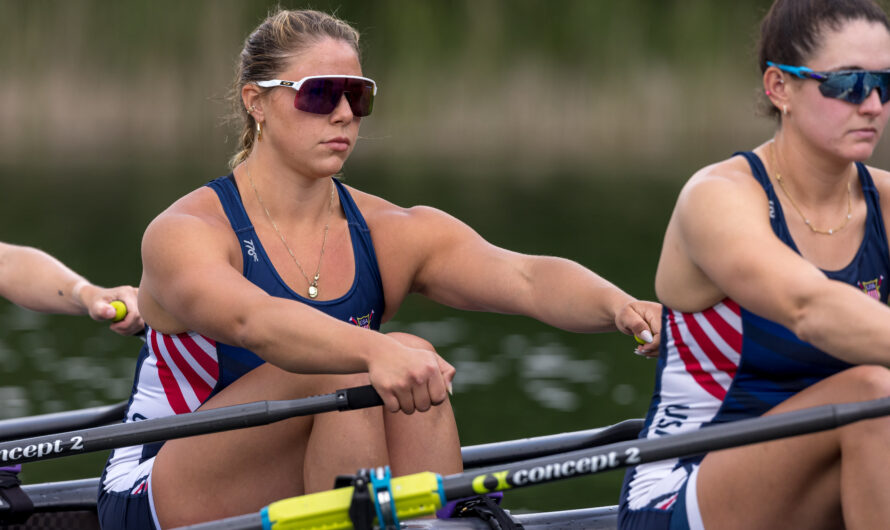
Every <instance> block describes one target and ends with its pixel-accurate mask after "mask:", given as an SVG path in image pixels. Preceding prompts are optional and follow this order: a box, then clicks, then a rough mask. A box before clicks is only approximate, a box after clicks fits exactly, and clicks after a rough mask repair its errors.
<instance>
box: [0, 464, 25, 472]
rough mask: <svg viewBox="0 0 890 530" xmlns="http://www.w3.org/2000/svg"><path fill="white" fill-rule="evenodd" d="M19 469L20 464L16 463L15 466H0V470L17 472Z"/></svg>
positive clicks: (20, 468)
mask: <svg viewBox="0 0 890 530" xmlns="http://www.w3.org/2000/svg"><path fill="white" fill-rule="evenodd" d="M21 470H22V465H21V464H18V465H15V466H6V467H0V471H12V472H13V473H18V472H19V471H21Z"/></svg>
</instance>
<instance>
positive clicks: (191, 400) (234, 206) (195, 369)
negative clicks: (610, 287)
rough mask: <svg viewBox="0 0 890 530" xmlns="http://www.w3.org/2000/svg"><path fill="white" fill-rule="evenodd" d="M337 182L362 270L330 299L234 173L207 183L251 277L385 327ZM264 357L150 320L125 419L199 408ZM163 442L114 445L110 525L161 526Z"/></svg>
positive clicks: (372, 257) (102, 503)
mask: <svg viewBox="0 0 890 530" xmlns="http://www.w3.org/2000/svg"><path fill="white" fill-rule="evenodd" d="M334 183H335V185H336V188H337V193H338V196H339V198H340V204H341V206H342V208H343V212H344V214H345V216H346V220H347V223H348V225H349V235H350V238H351V240H352V250H353V257H354V260H355V278H354V279H353V283H352V286H351V287H350V289H349V291H347V293H346V294H345V295H343V296H342V297H340V298H337V299H334V300H324V301H318V300H311V299H309V298H304V297H303V296H301V295H299V294H297V293H296V292H294V291H293V290H292V289H290V287H288V286H287V284H285V283H284V280H282V279H281V277H280V276H279V275H278V272H277V271H276V270H275V267H274V266H273V265H272V262H271V260H270V259H269V257H268V255H267V254H266V251H265V249H264V248H263V244H262V242H261V241H260V239H259V237H257V233H256V231H255V230H254V227H253V225H252V224H251V222H250V219H249V218H248V216H247V212H245V210H244V205H243V203H242V202H241V196H240V194H239V192H238V187H237V184H236V183H235V179H234V177H233V176H232V175H228V176H227V177H220V178H218V179H216V180H213V181H211V182H210V183H208V184H207V185H208V186H209V187H210V188H211V189H213V190H214V191H215V192H216V194H217V197H218V198H219V201H220V203H221V205H222V207H223V210H224V211H225V213H226V216H227V217H228V219H229V222H230V224H231V226H232V230H233V231H234V232H235V235H236V236H237V238H238V241H239V244H240V246H241V255H242V260H243V263H244V269H243V274H244V276H245V277H246V278H247V279H248V280H249V281H251V282H252V283H254V284H255V285H257V286H259V287H260V288H262V289H263V290H264V291H266V292H267V293H268V294H269V295H270V296H277V297H279V298H286V299H289V300H295V301H298V302H302V303H304V304H307V305H310V306H312V307H314V308H316V309H318V310H319V311H322V312H324V313H327V314H329V315H331V316H333V317H335V318H338V319H340V320H344V321H346V322H350V323H352V324H354V325H357V326H361V327H364V328H368V329H373V330H378V329H380V319H381V316H382V315H383V309H384V300H383V283H382V281H381V279H380V271H379V269H378V265H377V256H376V253H375V252H374V246H373V243H372V241H371V235H370V232H369V230H368V226H367V224H366V223H365V220H364V217H362V214H361V212H360V211H359V209H358V207H357V206H356V204H355V202H354V201H353V200H352V196H351V195H350V193H349V191H348V190H347V188H346V187H345V186H344V185H343V184H341V183H340V182H339V181H338V180H336V179H334ZM262 363H263V360H262V359H260V358H259V357H258V356H257V355H256V354H254V353H253V352H251V351H248V350H246V349H243V348H238V347H235V346H231V345H228V344H223V343H221V342H217V341H214V340H213V339H211V338H209V337H205V336H203V335H201V334H199V333H195V332H193V331H189V332H185V333H180V334H177V335H167V334H164V333H159V332H157V331H155V330H153V329H151V328H150V327H147V330H146V341H145V345H144V346H143V347H142V351H141V352H140V355H139V360H138V362H137V366H136V378H135V382H134V384H133V391H132V394H131V396H130V402H129V405H128V407H127V415H126V419H125V420H124V421H125V422H134V421H139V420H144V419H149V418H159V417H164V416H171V415H173V414H182V413H186V412H192V411H194V410H196V409H197V408H198V407H200V406H201V405H202V404H203V403H205V402H206V401H207V400H208V399H210V398H211V397H213V396H214V395H216V394H217V393H219V392H220V391H221V390H223V389H224V388H226V387H227V386H229V385H230V384H231V383H232V382H234V381H235V380H237V379H238V378H240V377H241V376H243V375H244V374H246V373H247V372H248V371H250V370H252V369H253V368H256V367H257V366H259V365H260V364H262ZM332 390H333V389H332ZM161 445H163V444H162V443H155V444H147V445H140V446H134V447H126V448H122V449H116V450H115V451H114V452H112V453H111V455H110V457H109V459H108V463H107V464H106V467H105V472H104V473H103V475H102V488H100V492H99V505H98V508H99V517H100V520H101V522H102V526H103V527H105V528H121V526H122V524H124V522H126V528H128V529H129V528H152V527H153V526H152V524H154V525H155V526H157V519H156V515H155V513H154V507H153V504H152V502H151V498H150V496H151V467H152V464H153V463H154V457H155V455H157V453H158V451H159V450H160V448H161ZM139 521H142V523H139ZM139 524H142V526H139ZM131 525H136V526H131Z"/></svg>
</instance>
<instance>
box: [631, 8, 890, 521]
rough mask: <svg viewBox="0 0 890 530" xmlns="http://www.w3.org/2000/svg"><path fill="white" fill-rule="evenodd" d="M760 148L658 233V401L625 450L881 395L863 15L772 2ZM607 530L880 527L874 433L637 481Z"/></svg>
mask: <svg viewBox="0 0 890 530" xmlns="http://www.w3.org/2000/svg"><path fill="white" fill-rule="evenodd" d="M760 67H761V70H762V72H763V88H764V93H765V95H766V97H767V98H768V100H769V103H770V107H771V108H772V109H773V112H774V114H775V116H776V118H777V120H778V130H777V131H776V134H775V136H774V137H773V138H772V139H770V140H769V141H767V142H766V143H764V144H762V145H760V146H759V147H757V148H756V149H754V151H753V152H744V153H739V154H738V156H733V157H732V158H730V159H728V160H724V161H722V162H718V163H716V164H713V165H710V166H708V167H706V168H704V169H702V170H700V171H699V172H697V173H696V174H695V175H694V176H693V177H692V178H691V179H690V180H689V182H688V183H687V184H686V186H685V187H684V189H683V191H682V192H681V193H680V197H679V199H678V200H677V205H676V209H675V210H674V214H673V217H672V218H671V221H670V224H669V225H668V228H667V233H666V234H665V239H664V246H663V250H662V254H661V260H660V262H659V265H658V272H657V276H656V290H657V293H658V297H659V298H660V299H661V301H662V302H664V313H663V330H664V337H663V338H662V343H661V354H660V358H659V366H658V376H657V377H658V379H657V387H656V388H657V390H656V392H655V395H654V399H653V402H652V405H651V406H650V409H649V411H650V412H649V415H648V417H647V423H646V428H645V429H644V431H643V433H642V434H641V436H643V437H647V438H657V437H661V436H667V435H671V434H675V433H679V432H685V431H690V430H694V429H699V428H702V427H707V426H708V425H713V424H717V423H722V422H730V421H736V420H739V419H743V418H749V417H753V416H759V415H762V414H774V413H777V412H784V411H791V410H795V409H801V408H806V407H812V406H817V405H823V404H828V403H840V402H855V401H864V400H868V399H873V398H880V397H886V396H890V371H888V370H887V367H888V366H890V308H888V307H887V293H888V288H890V255H888V247H887V228H888V223H890V218H888V214H890V174H888V173H887V172H886V171H882V170H879V169H875V168H869V167H866V166H865V165H864V164H863V161H865V160H867V159H868V158H869V157H870V156H871V155H872V152H873V151H874V149H875V146H876V145H877V144H878V141H879V140H880V138H881V134H882V133H883V131H884V126H885V125H886V123H887V117H888V115H890V113H888V106H887V102H888V101H890V90H888V89H890V24H888V21H887V17H886V15H885V14H884V12H883V11H882V10H881V9H880V8H879V7H878V6H877V5H876V4H875V3H874V2H872V1H871V0H843V1H839V0H777V1H776V2H775V3H774V4H773V6H772V8H771V9H770V11H769V13H768V14H767V15H766V18H765V19H764V20H763V22H762V26H761V45H760ZM620 527H621V528H624V529H641V528H647V529H650V528H651V529H658V528H664V529H667V528H671V529H674V528H678V529H682V528H708V529H709V530H713V529H752V528H757V529H769V528H807V529H816V528H842V527H846V528H850V529H856V528H859V529H874V528H890V419H888V418H881V419H874V420H869V421H863V422H859V423H854V424H851V425H849V426H846V427H843V428H840V429H837V430H834V431H828V432H823V433H818V434H810V435H807V436H799V437H794V438H788V439H783V440H778V441H774V442H769V443H763V444H757V445H751V446H746V447H740V448H737V449H732V450H726V451H719V452H714V453H710V454H708V455H707V456H705V457H704V458H702V457H694V458H686V459H680V460H671V461H665V462H656V463H651V464H644V465H640V466H638V467H636V468H634V469H632V470H630V471H629V472H628V473H627V477H626V481H625V485H624V488H623V491H622V499H621V511H620Z"/></svg>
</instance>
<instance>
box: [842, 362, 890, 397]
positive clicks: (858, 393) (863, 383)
mask: <svg viewBox="0 0 890 530" xmlns="http://www.w3.org/2000/svg"><path fill="white" fill-rule="evenodd" d="M844 375H845V376H846V377H847V378H848V383H849V384H850V388H851V389H852V391H853V395H854V396H855V399H852V400H851V401H867V400H870V399H879V398H884V397H888V396H890V370H888V369H887V368H885V367H883V366H877V365H861V366H855V367H853V368H850V369H848V370H846V371H845V372H844Z"/></svg>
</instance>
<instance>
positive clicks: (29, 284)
mask: <svg viewBox="0 0 890 530" xmlns="http://www.w3.org/2000/svg"><path fill="white" fill-rule="evenodd" d="M0 296H2V297H3V298H6V299H8V300H10V301H11V302H13V303H14V304H16V305H20V306H22V307H25V308H27V309H31V310H33V311H40V312H41V313H60V314H66V315H85V314H88V315H89V316H90V317H91V318H92V319H93V320H111V319H113V318H114V316H115V310H114V308H113V307H112V306H111V305H110V304H109V302H111V301H112V300H121V301H123V302H124V303H125V304H126V306H127V309H128V314H127V317H126V318H125V319H124V320H123V321H121V322H117V323H114V324H112V325H111V329H112V330H114V331H116V332H117V333H120V334H122V335H128V334H133V333H136V332H138V331H140V330H141V329H142V327H143V323H142V319H141V318H140V317H139V311H138V310H137V309H136V289H134V288H133V287H130V286H120V287H113V288H109V289H106V288H103V287H99V286H96V285H93V284H92V283H90V282H89V281H87V280H86V279H84V278H83V276H81V275H79V274H77V273H76V272H74V271H72V270H71V269H70V268H68V267H67V266H65V264H63V263H62V262H61V261H59V260H57V259H56V258H54V257H52V256H50V255H49V254H47V253H46V252H43V251H42V250H38V249H36V248H31V247H23V246H18V245H10V244H8V243H0Z"/></svg>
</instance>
